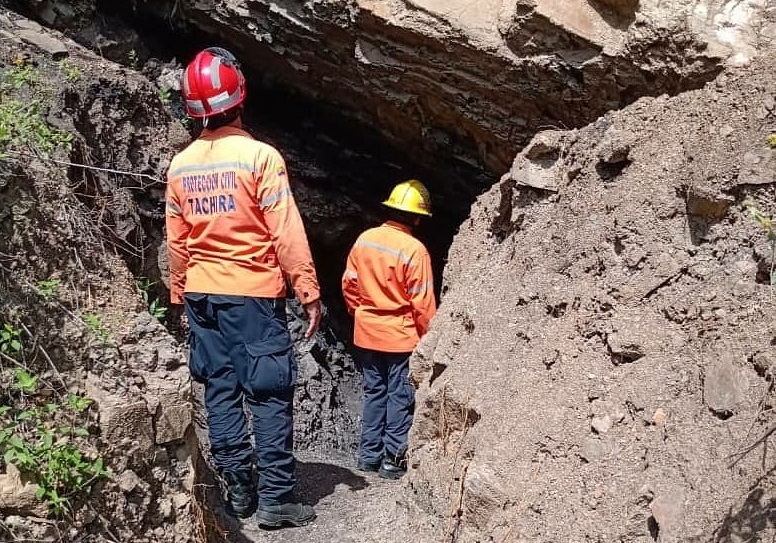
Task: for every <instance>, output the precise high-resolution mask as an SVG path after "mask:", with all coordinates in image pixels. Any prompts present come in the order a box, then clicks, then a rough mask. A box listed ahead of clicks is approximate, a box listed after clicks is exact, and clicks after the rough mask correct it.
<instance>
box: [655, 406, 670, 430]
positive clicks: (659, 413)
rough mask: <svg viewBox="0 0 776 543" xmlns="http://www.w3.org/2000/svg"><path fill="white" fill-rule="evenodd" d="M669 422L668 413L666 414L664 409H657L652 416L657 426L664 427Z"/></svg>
mask: <svg viewBox="0 0 776 543" xmlns="http://www.w3.org/2000/svg"><path fill="white" fill-rule="evenodd" d="M667 420H668V413H666V412H665V411H664V410H663V408H662V407H658V408H657V409H655V413H654V414H653V415H652V423H653V424H654V425H655V426H663V425H664V424H665V423H666V421H667Z"/></svg>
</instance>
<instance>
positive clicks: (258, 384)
mask: <svg viewBox="0 0 776 543" xmlns="http://www.w3.org/2000/svg"><path fill="white" fill-rule="evenodd" d="M245 350H246V352H247V362H248V363H247V364H246V365H245V366H244V367H242V368H239V370H243V371H244V375H241V376H240V381H241V383H242V386H243V388H244V389H245V390H246V392H248V393H249V394H252V395H260V394H270V393H277V392H283V391H286V390H288V389H289V388H292V387H293V386H294V385H295V384H296V374H297V369H296V359H295V358H294V349H293V348H292V347H291V346H290V345H288V346H286V347H285V348H281V349H278V346H277V345H275V346H273V345H267V344H266V343H262V344H255V343H246V344H245ZM239 370H238V371H239ZM241 373H242V372H241Z"/></svg>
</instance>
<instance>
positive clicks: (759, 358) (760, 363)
mask: <svg viewBox="0 0 776 543" xmlns="http://www.w3.org/2000/svg"><path fill="white" fill-rule="evenodd" d="M775 361H776V357H775V356H774V355H773V353H771V352H769V351H760V352H759V353H755V354H754V356H752V364H753V365H754V369H755V371H757V373H759V374H760V375H769V374H772V373H773V368H774V367H776V366H774V362H775Z"/></svg>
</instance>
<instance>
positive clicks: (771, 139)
mask: <svg viewBox="0 0 776 543" xmlns="http://www.w3.org/2000/svg"><path fill="white" fill-rule="evenodd" d="M768 147H770V148H771V149H776V132H774V133H773V134H771V135H770V136H768Z"/></svg>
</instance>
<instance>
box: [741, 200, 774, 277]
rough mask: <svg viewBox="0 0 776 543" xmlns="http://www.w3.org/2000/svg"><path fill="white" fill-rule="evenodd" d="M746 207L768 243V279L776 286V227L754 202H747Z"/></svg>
mask: <svg viewBox="0 0 776 543" xmlns="http://www.w3.org/2000/svg"><path fill="white" fill-rule="evenodd" d="M746 209H747V211H749V214H750V215H751V216H752V218H754V220H755V221H757V223H758V224H759V225H760V226H761V227H762V229H763V230H764V231H765V235H766V237H767V239H768V242H769V243H770V248H771V270H770V275H769V281H770V284H771V286H772V287H774V286H776V262H774V260H775V259H776V229H774V223H773V219H772V218H771V217H769V216H768V215H766V214H765V213H763V212H762V211H761V210H760V209H759V208H758V207H757V206H756V205H755V204H754V202H751V201H750V202H747V203H746Z"/></svg>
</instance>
